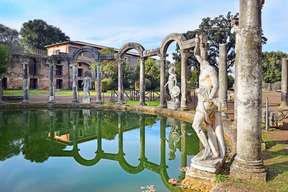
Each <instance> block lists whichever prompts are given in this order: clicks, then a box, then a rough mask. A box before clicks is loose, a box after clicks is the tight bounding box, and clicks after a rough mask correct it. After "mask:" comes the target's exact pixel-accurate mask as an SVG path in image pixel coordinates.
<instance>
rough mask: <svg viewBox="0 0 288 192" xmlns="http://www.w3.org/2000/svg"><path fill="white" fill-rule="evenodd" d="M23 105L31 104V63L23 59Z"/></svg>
mask: <svg viewBox="0 0 288 192" xmlns="http://www.w3.org/2000/svg"><path fill="white" fill-rule="evenodd" d="M22 65H23V101H22V102H23V103H28V102H29V63H28V59H27V58H25V59H23V64H22Z"/></svg>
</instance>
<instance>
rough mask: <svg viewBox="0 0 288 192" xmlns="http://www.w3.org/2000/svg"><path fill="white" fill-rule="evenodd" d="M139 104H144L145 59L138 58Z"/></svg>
mask: <svg viewBox="0 0 288 192" xmlns="http://www.w3.org/2000/svg"><path fill="white" fill-rule="evenodd" d="M140 105H142V106H144V105H145V59H144V58H141V59H140Z"/></svg>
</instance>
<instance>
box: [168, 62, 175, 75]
mask: <svg viewBox="0 0 288 192" xmlns="http://www.w3.org/2000/svg"><path fill="white" fill-rule="evenodd" d="M175 72H176V67H175V65H174V64H171V65H170V67H169V69H168V73H169V74H175Z"/></svg>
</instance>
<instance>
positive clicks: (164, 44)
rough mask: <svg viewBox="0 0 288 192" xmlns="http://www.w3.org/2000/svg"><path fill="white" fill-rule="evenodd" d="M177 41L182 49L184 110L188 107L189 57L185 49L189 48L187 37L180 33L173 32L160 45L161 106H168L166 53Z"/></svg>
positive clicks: (181, 104)
mask: <svg viewBox="0 0 288 192" xmlns="http://www.w3.org/2000/svg"><path fill="white" fill-rule="evenodd" d="M174 41H175V42H176V43H177V44H178V46H179V48H180V51H181V102H180V107H181V109H182V110H186V109H187V59H188V53H187V52H186V51H185V50H186V49H187V48H186V47H185V46H184V42H185V41H187V39H186V37H185V36H184V35H183V34H180V33H171V34H170V35H168V36H167V37H166V38H165V39H164V40H163V41H162V43H161V46H160V57H161V63H160V107H166V106H167V105H166V101H165V100H166V94H165V93H166V91H165V86H164V85H165V65H166V54H167V50H168V47H169V46H170V44H171V43H172V42H174Z"/></svg>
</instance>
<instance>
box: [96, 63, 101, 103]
mask: <svg viewBox="0 0 288 192" xmlns="http://www.w3.org/2000/svg"><path fill="white" fill-rule="evenodd" d="M101 75H102V74H101V66H100V63H99V62H97V70H96V76H97V77H96V78H97V97H96V103H102V96H101V94H102V84H101V78H102V77H101Z"/></svg>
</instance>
